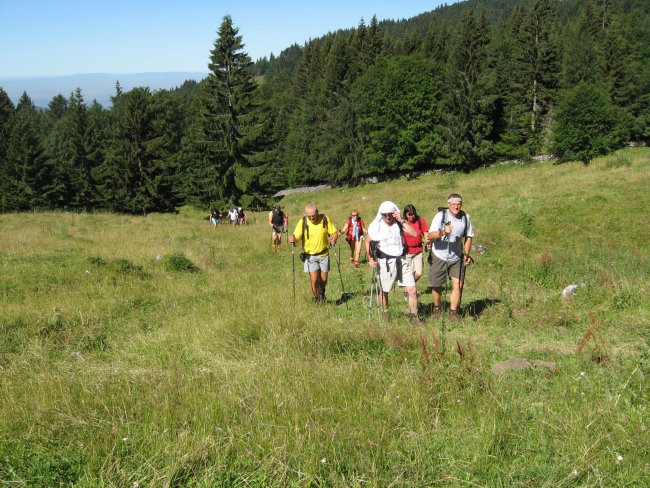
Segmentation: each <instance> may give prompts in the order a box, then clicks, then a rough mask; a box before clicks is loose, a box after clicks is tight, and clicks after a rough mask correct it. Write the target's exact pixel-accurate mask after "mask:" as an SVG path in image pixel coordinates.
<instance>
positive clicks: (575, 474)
mask: <svg viewBox="0 0 650 488" xmlns="http://www.w3.org/2000/svg"><path fill="white" fill-rule="evenodd" d="M571 476H573V477H574V478H575V477H576V476H578V470H577V469H574V470H573V471H571Z"/></svg>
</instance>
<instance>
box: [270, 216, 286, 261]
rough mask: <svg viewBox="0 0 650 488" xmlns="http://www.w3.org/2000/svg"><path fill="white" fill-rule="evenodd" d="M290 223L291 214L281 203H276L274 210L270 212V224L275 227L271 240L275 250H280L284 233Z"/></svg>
mask: <svg viewBox="0 0 650 488" xmlns="http://www.w3.org/2000/svg"><path fill="white" fill-rule="evenodd" d="M288 224H289V216H288V215H287V213H286V212H283V211H282V208H281V207H280V205H276V206H275V207H274V208H273V210H271V211H270V212H269V225H270V226H271V228H272V229H273V234H272V235H271V241H272V243H273V250H274V251H279V250H280V245H281V244H282V233H283V232H285V231H286V230H285V229H286V228H287V225H288Z"/></svg>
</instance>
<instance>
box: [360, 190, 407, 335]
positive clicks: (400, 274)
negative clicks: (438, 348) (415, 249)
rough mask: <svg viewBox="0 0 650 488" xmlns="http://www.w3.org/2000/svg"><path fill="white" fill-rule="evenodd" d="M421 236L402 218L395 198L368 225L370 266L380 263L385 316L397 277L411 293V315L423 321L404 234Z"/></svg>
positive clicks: (381, 301) (380, 292)
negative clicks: (407, 256) (394, 200)
mask: <svg viewBox="0 0 650 488" xmlns="http://www.w3.org/2000/svg"><path fill="white" fill-rule="evenodd" d="M405 235H409V236H411V237H417V236H418V231H417V230H416V229H415V227H413V226H412V225H411V224H410V223H409V222H408V221H407V220H406V219H402V214H401V213H400V210H399V207H398V206H397V205H395V204H394V203H393V202H389V201H386V202H383V203H382V204H381V205H380V206H379V210H378V211H377V216H376V217H375V220H373V221H372V223H371V224H370V225H369V226H368V237H369V238H370V241H369V242H368V243H367V244H366V250H367V251H368V256H370V266H371V267H372V268H375V267H377V266H378V267H379V270H378V274H379V288H380V291H379V305H380V307H381V309H382V312H383V313H384V316H385V317H387V318H388V317H389V314H388V293H389V292H390V291H391V290H392V288H393V285H394V283H395V281H397V285H398V286H400V287H403V288H404V291H406V293H407V294H408V309H409V318H410V320H411V323H412V324H419V323H420V319H419V318H418V295H417V290H416V288H415V278H414V276H413V268H411V265H410V264H409V263H408V262H407V261H406V243H405V241H404V236H405Z"/></svg>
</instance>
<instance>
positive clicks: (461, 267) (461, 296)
mask: <svg viewBox="0 0 650 488" xmlns="http://www.w3.org/2000/svg"><path fill="white" fill-rule="evenodd" d="M469 260H470V262H473V261H474V260H473V259H472V258H471V257H470V258H469ZM466 271H467V265H466V264H465V254H463V255H462V258H461V263H460V276H461V278H462V281H463V286H462V287H461V289H460V297H459V298H458V313H460V304H461V303H462V301H463V288H465V272H466Z"/></svg>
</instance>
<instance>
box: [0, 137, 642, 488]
mask: <svg viewBox="0 0 650 488" xmlns="http://www.w3.org/2000/svg"><path fill="white" fill-rule="evenodd" d="M649 187H650V150H649V149H647V148H641V149H634V150H625V151H621V152H619V153H616V154H614V155H611V156H608V157H606V158H600V159H597V160H594V161H593V162H592V163H591V165H589V166H587V167H585V166H583V165H582V164H581V163H568V164H562V165H554V164H553V163H552V162H539V163H528V164H522V165H509V166H493V167H490V168H485V169H481V170H478V171H476V172H473V173H471V174H462V173H432V174H429V175H425V176H422V177H419V178H417V179H413V180H410V181H407V180H405V179H404V180H397V181H393V182H385V183H378V184H374V185H367V186H363V187H357V188H345V189H341V188H338V189H333V190H328V191H323V192H318V193H310V194H299V195H292V196H288V197H286V198H285V199H284V200H283V201H281V202H280V204H281V205H282V206H283V208H284V209H285V210H287V211H288V212H289V214H290V222H291V227H292V228H293V225H295V222H296V216H298V215H302V209H303V208H304V206H305V204H307V203H310V202H313V203H316V204H317V205H318V206H319V209H320V210H321V211H323V212H325V213H326V214H327V215H328V216H329V217H330V218H331V219H332V220H333V221H334V222H335V223H336V224H337V226H338V227H339V228H340V227H342V226H343V224H344V222H345V218H346V217H347V215H348V212H349V211H350V209H352V208H356V209H358V210H359V211H360V212H361V215H362V217H363V218H364V220H365V221H366V223H369V222H370V221H371V220H372V218H373V216H374V214H375V213H376V209H377V207H378V206H379V204H380V203H381V201H383V200H393V201H395V202H396V203H398V205H399V206H400V207H403V206H404V205H405V204H407V203H412V204H414V205H415V206H416V207H417V209H418V211H419V213H420V214H421V215H422V216H423V217H424V218H425V219H426V220H427V222H430V220H431V218H432V217H433V215H434V213H435V210H436V208H437V207H438V206H439V205H444V203H445V201H446V197H447V195H448V194H449V193H451V192H458V193H460V194H461V195H463V197H464V210H465V211H467V212H468V213H469V214H470V215H471V217H472V221H473V223H474V228H475V232H476V237H475V239H474V245H475V246H478V245H482V249H483V252H482V253H481V252H478V251H475V252H474V253H473V254H474V257H475V259H476V262H475V264H474V265H472V266H471V267H470V268H469V269H468V271H467V280H466V288H465V291H464V295H463V309H464V318H463V320H462V322H460V323H459V324H455V325H454V326H453V327H451V324H450V323H449V321H448V320H439V321H435V322H434V321H433V320H432V319H431V317H430V305H431V296H430V294H429V293H428V290H427V284H426V279H425V278H426V276H425V277H424V278H423V279H421V280H420V282H419V283H418V289H419V292H420V311H421V316H422V318H423V319H424V320H425V325H424V326H422V327H416V326H413V325H410V324H409V322H408V320H407V318H406V317H405V316H404V315H403V313H405V312H406V302H405V301H404V299H403V297H402V296H401V292H400V291H396V292H394V293H393V294H391V312H392V316H393V319H392V320H391V321H390V322H384V321H382V320H380V318H379V317H378V315H377V313H376V308H373V309H372V310H371V311H370V310H369V288H370V279H371V273H370V271H369V267H368V266H367V264H365V263H364V264H363V265H362V268H361V269H360V270H356V269H354V268H353V267H352V266H351V265H350V263H349V262H348V260H347V245H346V243H345V242H344V241H342V243H341V246H340V247H338V248H336V249H335V250H334V251H333V254H332V264H333V269H332V273H331V274H330V281H329V285H328V291H327V295H328V300H329V303H327V304H325V305H322V306H314V305H313V304H312V303H311V301H310V297H309V292H308V289H309V284H308V279H307V277H305V276H304V275H303V273H302V271H301V269H302V266H301V265H302V263H301V262H300V261H299V259H298V256H297V253H296V255H295V256H292V254H291V249H290V247H289V246H288V245H287V244H286V243H285V242H283V247H282V251H281V252H280V253H273V252H272V250H271V243H270V234H271V233H270V229H269V227H268V225H267V223H266V221H267V214H266V213H258V214H255V215H254V216H255V220H256V223H255V224H252V225H249V226H245V227H242V228H235V227H232V226H230V225H221V226H220V227H218V228H217V229H214V228H213V227H212V226H211V225H210V224H209V223H208V221H207V220H206V219H205V217H206V216H207V215H208V213H209V209H202V210H200V211H199V210H194V209H186V208H185V209H182V211H181V212H180V213H179V214H177V215H163V214H152V215H149V216H146V217H134V216H119V215H109V214H71V213H33V214H32V213H30V214H4V215H0V485H2V486H29V487H32V486H36V487H40V486H78V487H96V486H110V487H132V488H136V487H157V486H164V487H185V486H192V487H233V486H234V487H267V486H273V487H319V486H320V487H366V486H373V487H425V486H452V487H456V486H457V487H531V486H535V487H582V486H589V487H591V486H598V487H623V486H625V487H635V486H648V484H649V481H648V480H649V479H650V434H649V433H648V428H650V412H649V411H648V407H649V400H650V395H649V392H648V384H647V379H648V375H649V374H650V355H649V349H648V346H649V342H650V290H649V280H648V278H649V270H650V258H649V256H650V230H649V229H650V226H649V223H650V219H649V218H648V211H649V210H650V196H649V194H648V188H649ZM337 255H338V256H340V257H341V260H340V261H341V262H340V267H341V276H339V273H338V271H337V266H336V257H337ZM292 258H294V259H295V275H294V274H293V273H292ZM292 276H295V286H296V298H295V300H294V298H293V293H292V282H293V281H292ZM341 281H342V282H343V289H342V286H341ZM582 283H584V286H579V287H578V288H577V290H576V293H575V295H573V296H571V297H570V298H569V299H568V300H563V299H562V297H561V293H562V290H563V289H564V288H565V287H566V286H568V285H570V284H576V285H580V284H582ZM343 292H345V293H346V295H345V297H347V298H348V299H347V300H343V301H341V300H337V298H339V297H341V296H342V294H343ZM369 311H370V312H371V314H370V318H369ZM509 358H522V359H525V360H527V361H529V362H531V363H532V362H533V361H536V360H538V361H544V362H545V363H543V364H545V365H546V366H542V367H536V368H528V369H523V370H513V371H509V372H506V373H503V374H496V373H495V372H493V371H492V369H491V366H492V365H493V364H494V363H496V362H500V361H505V360H507V359H509ZM549 363H553V364H552V365H550V364H549Z"/></svg>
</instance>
